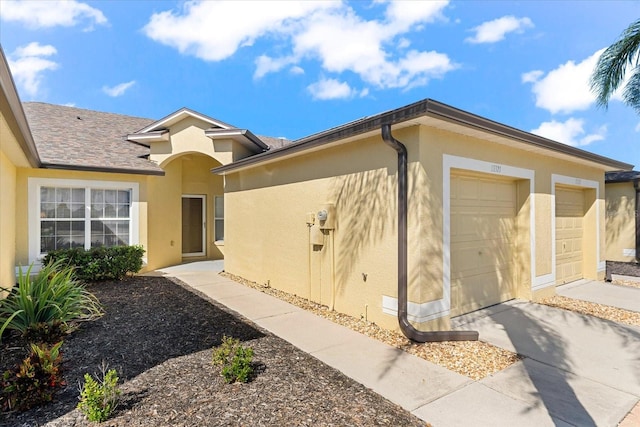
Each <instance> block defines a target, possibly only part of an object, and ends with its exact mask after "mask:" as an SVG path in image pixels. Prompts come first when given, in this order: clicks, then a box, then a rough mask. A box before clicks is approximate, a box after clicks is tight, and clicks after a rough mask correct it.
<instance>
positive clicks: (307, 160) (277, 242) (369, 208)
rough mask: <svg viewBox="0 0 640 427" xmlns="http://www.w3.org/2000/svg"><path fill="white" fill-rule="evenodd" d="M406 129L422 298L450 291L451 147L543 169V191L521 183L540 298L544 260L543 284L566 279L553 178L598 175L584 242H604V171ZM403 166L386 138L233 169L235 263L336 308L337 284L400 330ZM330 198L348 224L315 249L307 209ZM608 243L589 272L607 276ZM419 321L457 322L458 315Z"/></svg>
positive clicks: (348, 305) (521, 273) (525, 290)
mask: <svg viewBox="0 0 640 427" xmlns="http://www.w3.org/2000/svg"><path fill="white" fill-rule="evenodd" d="M394 136H395V137H396V138H397V139H399V140H400V141H402V142H403V143H405V145H406V146H407V149H408V153H409V194H410V196H409V218H408V223H409V300H410V301H411V302H415V303H426V302H429V301H434V300H437V299H440V298H442V297H443V286H442V283H443V253H444V248H443V221H444V218H443V214H442V209H443V197H445V196H446V197H448V195H443V185H444V183H443V156H444V155H445V154H447V155H452V156H458V157H462V158H468V159H474V160H480V161H482V162H489V163H491V164H496V165H509V166H512V167H515V168H521V169H529V170H531V169H535V182H534V190H533V194H531V191H530V181H529V180H528V179H521V178H519V179H517V180H516V184H517V190H518V214H517V224H518V228H519V232H518V237H517V239H518V250H517V253H516V254H514V256H515V257H516V259H517V260H518V263H517V264H518V271H517V277H518V283H519V284H518V287H517V290H516V296H518V297H522V298H535V296H536V295H535V294H536V293H538V294H541V293H543V291H542V290H537V291H536V292H534V291H532V286H531V285H532V284H531V280H532V279H531V275H532V269H533V270H535V277H534V280H535V281H536V284H539V283H538V282H540V283H542V282H544V280H548V281H549V282H548V283H544V286H546V288H545V289H547V290H546V291H545V292H547V293H549V290H548V289H549V287H551V289H552V286H553V284H554V283H553V280H552V278H551V273H552V271H553V263H554V259H553V256H552V250H551V247H552V224H553V212H552V206H553V204H552V201H553V191H552V175H558V176H563V177H564V176H568V177H575V178H579V179H580V180H585V181H592V182H596V187H597V188H598V190H599V198H598V199H597V200H596V199H595V190H593V192H592V194H593V197H592V199H593V200H592V204H591V205H590V206H587V207H586V209H585V210H586V212H587V214H586V215H585V223H586V224H587V228H589V231H588V232H586V233H585V236H584V241H585V244H586V245H592V246H593V247H595V246H596V241H597V239H598V236H600V240H601V241H602V242H604V240H603V239H604V200H603V194H604V191H603V190H604V184H603V171H602V170H599V169H597V168H595V167H587V166H582V165H579V164H577V163H571V162H567V161H563V160H559V159H555V158H551V157H547V156H543V155H540V154H535V153H530V152H524V151H523V150H520V149H516V148H513V147H509V146H503V145H500V146H497V145H496V144H495V143H491V142H488V141H484V140H481V139H477V138H474V137H470V136H463V135H460V134H456V133H452V132H448V131H444V130H438V129H435V128H431V127H426V126H413V127H410V128H405V129H402V130H396V131H394ZM396 164H397V156H396V153H395V152H394V151H393V150H391V149H390V148H389V147H387V146H386V145H385V144H384V143H383V142H382V140H381V138H380V137H379V136H375V137H371V138H367V139H361V140H358V141H356V142H352V143H348V144H343V145H339V146H334V147H332V148H326V149H323V150H320V151H317V152H314V153H310V154H306V155H302V156H298V157H295V158H291V159H285V160H281V161H278V162H276V163H272V164H267V165H264V166H260V167H256V168H252V169H248V170H245V171H239V172H237V173H232V174H229V175H227V176H226V186H225V191H226V194H225V198H226V200H225V202H226V223H225V226H226V230H225V233H226V237H227V242H226V247H225V252H226V253H225V255H226V256H225V269H226V270H227V271H229V272H230V273H233V274H237V275H240V276H243V277H245V278H247V279H249V280H253V281H256V282H259V283H265V284H269V285H270V286H273V287H276V288H279V289H282V290H284V291H287V292H291V293H294V294H297V295H300V296H303V297H311V299H313V300H315V301H318V302H320V303H322V304H325V305H328V306H331V305H332V304H333V303H334V298H333V295H334V289H335V309H336V310H338V311H341V312H345V313H347V314H350V315H353V316H355V317H360V316H362V317H366V318H367V319H368V320H370V321H375V322H376V323H378V324H380V325H382V326H384V327H387V328H390V329H394V328H396V325H397V321H396V319H395V317H394V316H392V315H389V314H385V313H383V311H382V296H389V297H392V298H395V297H397V291H396V289H397V237H396V236H397V234H396V218H397V211H396V197H397V193H396V192H397V190H396V173H397V168H396ZM556 179H557V178H556ZM575 184H576V185H579V184H580V181H575ZM585 191H592V190H590V189H586V190H585ZM589 194H591V193H589ZM325 203H333V204H335V206H336V216H337V226H336V229H335V231H331V232H324V235H323V236H322V235H321V236H320V238H321V239H322V240H323V241H324V245H323V246H315V247H313V246H310V245H309V238H310V230H309V228H308V227H307V225H306V222H305V220H306V214H307V213H308V212H317V211H318V210H319V209H321V208H322V206H323V204H325ZM534 206H535V212H534V213H533V214H534V221H533V230H531V221H530V218H531V216H530V215H531V214H532V212H531V209H532V207H534ZM596 213H598V214H596ZM597 215H600V219H601V220H600V225H599V227H597V226H596V221H595V219H596V217H597ZM311 231H312V232H313V231H314V230H311ZM598 231H599V232H598ZM532 238H533V239H534V244H533V252H535V259H534V265H533V266H532V265H531V256H532V250H531V239H532ZM601 248H602V249H601V251H600V253H599V255H596V251H595V250H594V251H591V252H589V251H587V253H586V254H585V257H586V258H588V260H587V261H585V262H586V263H588V266H587V268H585V270H584V271H585V277H587V278H597V277H598V276H600V275H603V272H602V271H599V268H598V266H599V264H601V263H600V261H604V243H602V246H601ZM596 258H598V259H596ZM417 326H418V327H419V328H420V329H428V328H433V327H448V318H443V319H440V321H438V322H433V323H428V322H425V323H423V324H419V325H417Z"/></svg>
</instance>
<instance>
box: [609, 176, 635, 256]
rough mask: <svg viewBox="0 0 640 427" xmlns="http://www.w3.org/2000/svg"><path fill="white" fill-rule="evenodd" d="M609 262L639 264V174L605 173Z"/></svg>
mask: <svg viewBox="0 0 640 427" xmlns="http://www.w3.org/2000/svg"><path fill="white" fill-rule="evenodd" d="M604 183H605V189H606V191H605V203H606V209H607V219H606V224H607V231H606V236H607V244H606V246H607V254H606V258H607V260H608V261H621V262H633V261H636V262H640V258H638V257H640V253H639V252H638V247H640V172H638V171H612V172H607V173H606V174H605V181H604Z"/></svg>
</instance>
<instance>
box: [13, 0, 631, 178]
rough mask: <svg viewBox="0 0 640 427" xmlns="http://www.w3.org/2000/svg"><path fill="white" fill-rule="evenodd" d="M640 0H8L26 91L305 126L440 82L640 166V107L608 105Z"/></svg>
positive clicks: (31, 96) (259, 128) (494, 109)
mask: <svg viewBox="0 0 640 427" xmlns="http://www.w3.org/2000/svg"><path fill="white" fill-rule="evenodd" d="M638 17H640V2H639V1H637V0H634V1H632V0H627V1H518V2H516V1H493V2H491V1H438V2H437V1H399V2H392V1H384V0H375V1H364V0H362V1H354V2H347V1H343V2H339V1H338V2H333V1H318V2H314V1H292V0H290V1H282V2H272V1H255V2H252V1H230V2H218V1H212V0H209V1H128V0H127V1H124V0H121V1H78V0H72V1H46V0H40V1H36V0H29V1H6V0H0V44H1V45H2V49H3V50H4V52H5V55H6V56H7V57H8V60H9V66H10V68H11V71H12V73H13V76H14V79H15V81H16V85H17V88H18V93H19V94H20V97H21V99H22V100H23V101H39V102H47V103H52V104H62V105H70V106H76V107H79V108H87V109H91V110H97V111H107V112H113V113H120V114H126V115H131V116H138V117H146V118H150V119H160V118H162V117H165V116H167V115H169V114H171V113H172V112H174V111H176V110H178V109H180V108H182V107H188V108H190V109H193V110H196V111H198V112H200V113H203V114H205V115H208V116H210V117H213V118H215V119H218V120H220V121H223V122H226V123H230V124H233V125H234V126H237V127H239V128H245V129H249V130H251V131H252V132H253V133H254V134H259V135H268V136H274V137H285V138H288V139H292V140H295V139H298V138H302V137H304V136H307V135H311V134H313V133H316V132H320V131H323V130H326V129H328V128H331V127H334V126H339V125H341V124H344V123H347V122H350V121H353V120H356V119H359V118H361V117H364V116H371V115H375V114H378V113H381V112H383V111H387V110H390V109H394V108H399V107H402V106H405V105H408V104H410V103H412V102H416V101H419V100H422V99H425V98H431V99H435V100H437V101H440V102H444V103H446V104H449V105H452V106H454V107H456V108H460V109H462V110H466V111H469V112H471V113H474V114H478V115H480V116H483V117H486V118H489V119H491V120H495V121H497V122H500V123H504V124H507V125H510V126H513V127H516V128H519V129H522V130H525V131H529V132H532V133H535V134H539V135H542V136H545V137H547V138H551V139H553V140H556V141H559V142H562V143H565V144H569V145H572V146H576V147H579V148H582V149H585V150H587V151H591V152H593V153H596V154H600V155H603V156H607V157H611V158H614V159H616V160H622V161H624V162H626V163H631V164H634V165H636V169H640V115H638V114H637V113H635V111H634V110H633V109H631V108H630V107H628V106H625V105H624V104H623V103H622V102H621V101H620V100H619V96H617V95H616V96H614V97H613V99H612V100H611V102H610V103H609V106H608V108H606V109H605V108H599V107H597V106H596V105H595V97H594V96H593V94H592V92H591V91H590V89H589V83H588V82H589V76H590V74H591V72H592V70H593V67H594V66H595V63H596V61H597V58H598V56H599V54H600V53H601V51H602V49H604V48H606V47H607V46H609V45H610V44H611V43H613V42H614V41H616V40H617V38H618V37H619V36H620V34H621V33H622V32H623V31H624V29H625V28H627V27H628V26H629V24H631V22H633V21H635V20H636V19H638Z"/></svg>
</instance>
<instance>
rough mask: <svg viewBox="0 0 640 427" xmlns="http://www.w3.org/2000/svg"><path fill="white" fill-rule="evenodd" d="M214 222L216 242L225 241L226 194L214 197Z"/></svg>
mask: <svg viewBox="0 0 640 427" xmlns="http://www.w3.org/2000/svg"><path fill="white" fill-rule="evenodd" d="M213 208H214V209H213V223H214V233H215V240H216V242H222V241H224V196H215V197H214V207H213Z"/></svg>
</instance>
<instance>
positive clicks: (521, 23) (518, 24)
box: [465, 16, 533, 44]
mask: <svg viewBox="0 0 640 427" xmlns="http://www.w3.org/2000/svg"><path fill="white" fill-rule="evenodd" d="M527 28H533V22H531V19H529V18H526V17H525V18H516V17H515V16H503V17H502V18H498V19H494V20H493V21H487V22H483V23H482V24H480V25H478V26H477V27H474V28H472V29H471V30H472V31H475V35H474V36H473V37H467V38H466V39H465V41H466V42H469V43H474V44H478V43H496V42H499V41H501V40H504V37H505V36H506V35H507V34H508V33H512V32H516V33H522V32H524V30H526V29H527Z"/></svg>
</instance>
